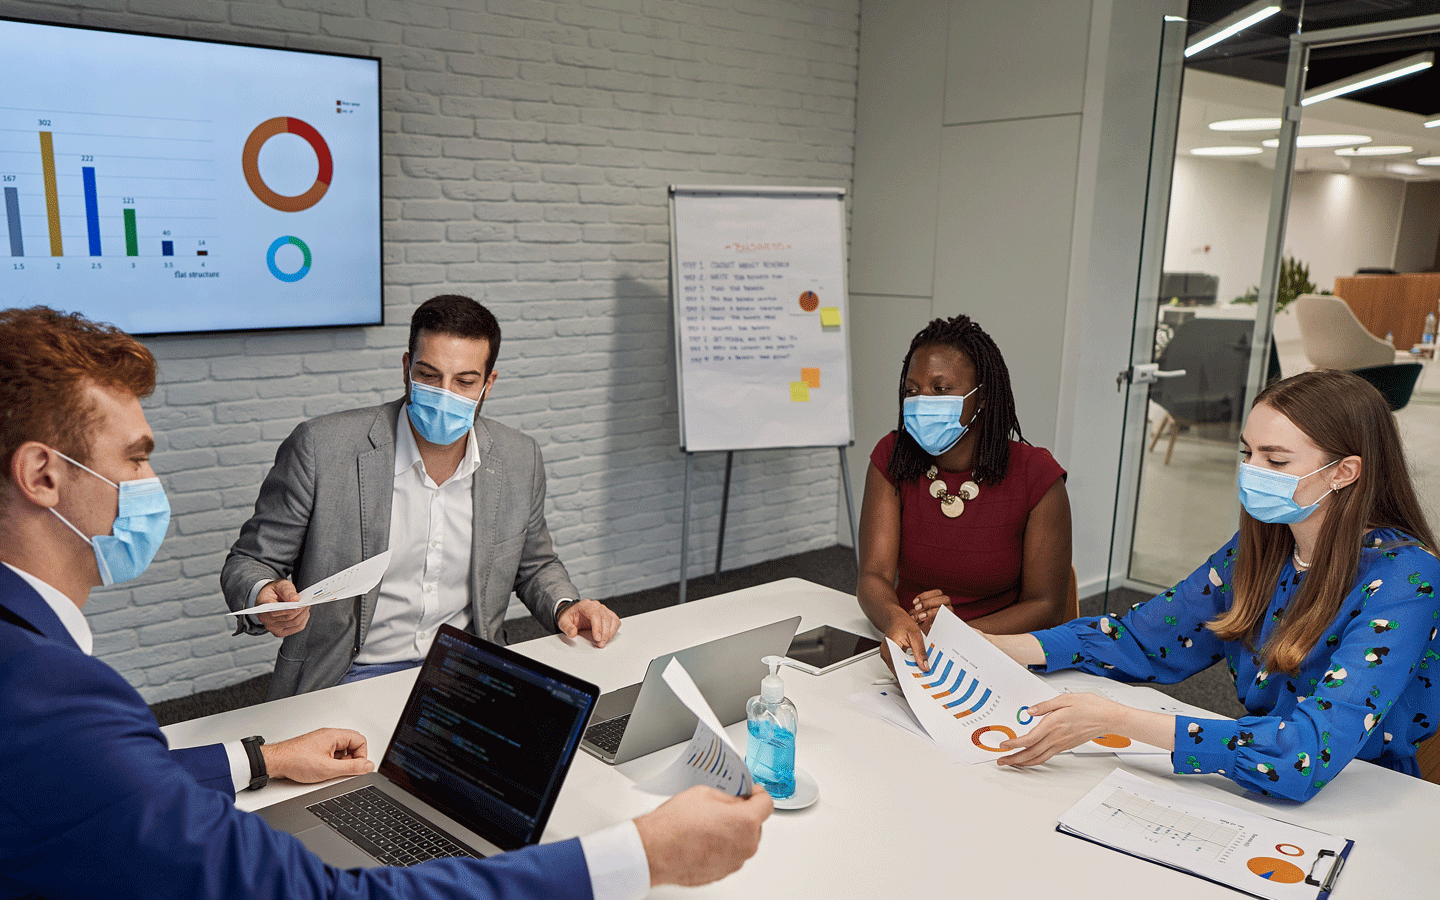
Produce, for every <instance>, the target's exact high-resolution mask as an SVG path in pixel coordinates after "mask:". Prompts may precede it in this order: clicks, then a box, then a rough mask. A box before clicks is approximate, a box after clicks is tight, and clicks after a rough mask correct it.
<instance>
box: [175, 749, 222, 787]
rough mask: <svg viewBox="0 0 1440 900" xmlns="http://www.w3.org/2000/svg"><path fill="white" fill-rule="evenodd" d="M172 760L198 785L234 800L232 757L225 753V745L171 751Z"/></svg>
mask: <svg viewBox="0 0 1440 900" xmlns="http://www.w3.org/2000/svg"><path fill="white" fill-rule="evenodd" d="M170 758H171V759H172V760H174V761H175V764H176V765H178V766H179V767H180V768H182V769H184V770H185V771H186V772H189V773H190V777H191V778H193V779H195V781H196V783H198V784H201V785H203V786H205V787H208V788H214V789H215V790H217V791H220V792H222V793H224V794H225V795H226V796H228V797H231V798H234V796H235V782H234V781H233V780H232V779H231V777H230V757H229V756H228V755H227V754H226V753H225V747H224V746H223V745H221V744H208V745H206V746H204V747H183V748H180V749H178V750H171V751H170Z"/></svg>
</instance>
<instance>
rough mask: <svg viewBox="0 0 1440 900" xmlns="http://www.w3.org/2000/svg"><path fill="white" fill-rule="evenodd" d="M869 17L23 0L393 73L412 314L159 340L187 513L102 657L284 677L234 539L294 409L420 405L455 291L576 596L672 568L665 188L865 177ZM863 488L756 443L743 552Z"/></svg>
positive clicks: (700, 505)
mask: <svg viewBox="0 0 1440 900" xmlns="http://www.w3.org/2000/svg"><path fill="white" fill-rule="evenodd" d="M859 6H860V4H859V0H586V2H566V0H448V2H447V0H253V2H228V3H227V2H220V0H85V2H73V0H64V2H60V0H57V2H41V0H34V2H26V0H0V15H7V16H15V17H21V18H30V19H38V20H44V21H55V22H72V23H79V24H85V25H94V26H101V27H113V28H121V29H127V30H134V31H149V32H154V33H160V34H173V35H184V36H191V37H202V38H218V39H224V40H237V41H244V42H251V43H260V44H269V45H272V46H286V47H294V48H297V49H309V50H328V51H337V52H345V53H362V54H369V55H375V56H379V57H381V58H382V59H383V60H384V67H383V73H382V87H383V91H384V93H383V97H382V102H383V106H384V118H383V131H384V139H383V140H384V146H383V150H384V161H383V171H384V188H383V191H384V196H385V201H384V232H385V319H386V321H387V322H388V323H389V324H387V325H385V326H383V327H378V328H365V329H335V330H318V331H305V332H275V333H267V334H256V335H219V336H200V337H173V338H155V339H150V340H147V344H148V345H149V346H150V348H151V349H152V350H153V351H154V352H155V355H156V356H157V357H158V358H159V359H160V369H161V371H160V386H159V388H158V389H157V390H156V392H155V396H154V397H153V398H152V399H151V400H150V401H149V402H148V403H147V404H146V410H147V414H148V415H149V417H150V422H151V424H152V426H153V427H154V429H155V433H156V443H157V452H156V454H155V468H156V469H157V470H158V471H159V473H160V475H161V477H162V478H163V479H164V481H165V484H166V488H167V490H168V491H169V494H170V498H171V503H172V505H173V507H174V511H175V515H174V522H173V525H172V527H171V530H170V534H169V536H168V537H167V539H166V541H165V545H164V547H163V548H161V551H160V556H159V558H158V559H157V560H156V561H155V563H154V565H153V566H151V568H150V570H149V571H148V572H147V573H146V574H145V576H144V577H143V578H142V579H140V580H139V581H137V582H134V583H132V585H129V586H125V587H121V588H116V589H110V590H100V591H96V592H95V593H94V594H93V595H92V598H91V601H90V605H89V607H88V608H87V614H88V616H89V619H90V623H91V626H92V627H93V629H94V630H95V634H96V652H97V653H98V654H99V655H101V656H102V657H103V658H105V659H106V660H107V661H108V662H110V663H111V664H112V665H114V666H115V667H116V668H118V669H119V670H120V671H121V672H122V673H124V675H125V676H126V677H127V678H128V679H129V680H130V681H131V683H132V684H134V685H135V686H136V687H137V688H138V689H139V690H140V692H141V694H142V695H143V696H144V697H145V698H146V700H147V701H150V702H155V701H158V700H163V699H168V698H172V697H179V696H185V695H188V694H190V693H193V692H195V691H200V690H208V689H211V688H217V687H223V686H225V685H228V684H233V683H236V682H239V681H243V680H245V679H247V678H250V677H253V676H255V675H258V674H261V673H263V672H266V671H269V669H270V667H271V666H272V664H273V662H274V656H275V649H276V642H275V641H274V640H273V639H272V638H269V637H265V638H250V637H240V638H232V637H230V636H229V628H228V627H227V626H228V624H229V622H230V621H231V620H229V619H225V618H223V617H222V616H221V615H220V614H219V613H220V610H222V609H223V608H224V604H223V601H222V600H221V599H220V591H219V571H220V565H221V563H222V562H223V560H224V558H225V553H226V551H227V550H228V548H229V546H230V543H231V541H233V540H234V538H235V535H236V534H237V532H238V531H239V528H240V525H241V523H242V522H244V520H245V519H246V518H247V517H248V516H249V514H250V512H251V509H252V507H253V504H254V501H255V494H256V491H257V488H258V486H259V483H260V480H261V478H262V477H263V476H264V474H265V472H266V471H267V469H268V467H269V464H270V461H271V460H272V459H273V456H274V452H275V448H276V446H277V445H278V444H279V442H280V441H281V440H282V439H283V438H284V437H285V436H286V435H287V434H289V433H290V430H291V429H292V428H293V427H294V426H295V424H296V423H297V422H298V421H300V420H301V419H304V418H308V417H311V416H316V415H320V414H323V413H327V412H333V411H336V410H341V409H347V408H351V407H356V406H364V405H369V404H374V403H379V402H382V401H385V400H388V399H392V398H393V397H395V396H397V393H398V390H399V386H400V371H399V368H400V354H401V352H402V351H403V349H404V345H405V338H406V327H407V323H408V321H409V316H410V312H411V311H412V310H413V309H414V307H415V306H416V305H417V304H419V303H420V302H421V301H423V300H425V299H427V298H428V297H431V296H433V295H435V294H438V293H442V292H452V291H453V292H461V293H467V294H470V295H471V296H474V297H476V298H477V299H479V300H480V301H481V302H483V303H485V304H486V305H488V306H489V307H490V308H491V310H493V311H494V312H495V314H496V316H498V317H499V319H500V321H501V324H502V327H503V329H504V343H503V346H502V349H501V356H500V361H499V364H498V370H499V373H500V379H499V382H498V383H497V385H496V388H495V392H494V395H493V396H492V398H491V399H490V400H489V401H487V403H486V405H485V411H486V413H487V414H489V415H491V416H493V417H495V418H497V419H499V420H501V421H502V422H505V423H507V424H509V425H512V426H514V427H516V428H519V429H521V430H522V431H526V432H528V433H529V434H531V435H533V436H534V437H535V438H536V439H537V440H538V441H539V442H540V444H541V447H542V448H543V449H544V452H545V458H546V463H547V469H548V472H549V476H550V492H549V501H548V503H547V507H546V509H547V513H548V516H549V523H550V529H551V532H552V533H553V535H554V537H555V541H556V544H557V546H558V548H559V551H560V554H561V558H562V559H563V560H564V561H565V564H566V565H567V566H568V567H569V569H570V572H571V574H572V576H573V577H574V579H575V581H576V583H577V584H578V585H579V586H580V587H581V588H582V590H584V591H585V592H586V593H587V594H588V595H591V596H595V597H610V596H616V595H619V594H624V593H628V592H631V591H635V590H640V589H643V588H648V587H654V586H656V585H659V584H664V583H667V582H673V581H674V580H675V579H676V578H677V576H678V572H679V559H678V556H679V545H680V518H681V503H680V498H681V490H682V485H683V474H684V462H683V456H682V455H681V453H680V452H679V451H678V449H677V429H676V396H675V373H674V350H673V343H672V341H673V339H672V332H671V328H672V325H671V318H670V307H669V299H668V265H669V263H668V252H669V250H668V245H669V225H668V212H667V200H666V190H665V189H666V186H667V185H669V184H672V183H683V184H696V183H714V184H786V185H790V184H794V185H839V186H843V187H846V188H847V189H848V188H849V186H850V182H851V174H852V169H851V166H852V153H853V149H854V132H855V112H854V110H855V90H856V63H857V54H858V48H857V41H858V29H859ZM96 77H103V76H102V74H101V73H97V75H96ZM860 443H865V442H864V441H861V442H860ZM869 449H870V448H869V446H868V445H866V446H857V447H856V449H855V450H854V451H852V452H858V453H868V452H869ZM723 474H724V458H723V455H721V454H706V455H702V456H699V457H697V458H696V466H695V476H694V480H693V483H692V484H693V491H694V492H693V495H692V523H693V525H692V530H691V550H692V555H691V564H690V565H691V569H690V570H691V573H692V574H699V573H700V572H702V571H709V567H710V566H713V564H714V558H715V533H716V526H717V524H718V517H719V509H720V486H721V482H722V478H723ZM837 477H838V472H837V460H836V454H835V451H833V450H825V451H819V450H816V451H798V452H797V451H789V450H783V451H750V452H744V453H739V454H737V455H736V459H735V469H734V473H733V480H732V486H731V503H730V524H729V529H728V534H727V538H726V541H725V560H726V567H727V568H729V567H736V566H742V565H748V564H752V563H756V562H761V561H764V560H767V559H773V558H775V557H778V556H784V555H788V554H790V553H796V552H800V551H804V550H810V549H815V548H817V547H823V546H828V545H830V544H833V543H834V541H835V527H836V525H835V495H836V490H837V485H836V479H837Z"/></svg>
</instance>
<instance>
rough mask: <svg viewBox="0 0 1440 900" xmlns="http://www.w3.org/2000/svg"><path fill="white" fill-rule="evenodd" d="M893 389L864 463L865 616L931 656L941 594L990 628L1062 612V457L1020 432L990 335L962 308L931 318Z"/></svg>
mask: <svg viewBox="0 0 1440 900" xmlns="http://www.w3.org/2000/svg"><path fill="white" fill-rule="evenodd" d="M898 400H899V406H900V411H899V421H898V423H897V426H896V429H895V430H894V431H893V432H891V433H890V434H887V435H886V436H885V437H883V438H881V439H880V443H878V444H876V445H875V450H874V451H873V452H872V453H871V454H870V467H869V470H868V471H867V473H866V476H865V500H864V503H863V506H862V508H861V512H860V577H859V581H858V583H857V585H856V594H857V595H858V596H859V600H860V608H861V609H863V610H864V611H865V615H866V616H868V617H869V619H870V621H871V623H873V624H874V625H875V627H876V628H877V629H879V630H880V631H881V632H883V633H884V634H885V635H886V636H887V637H889V638H890V639H891V640H893V641H894V642H895V643H896V644H898V645H899V646H900V647H902V648H907V649H909V650H910V652H911V653H912V654H914V656H915V658H916V660H917V661H919V662H920V665H921V666H924V667H926V668H928V663H927V661H926V659H925V647H924V643H925V639H924V632H925V631H928V630H929V626H930V623H931V622H933V621H934V615H935V610H936V609H938V608H939V607H941V606H949V607H950V608H951V609H952V610H953V611H954V612H955V614H956V615H958V616H960V617H961V618H962V619H965V620H967V621H968V622H969V623H970V624H971V625H972V626H974V627H975V628H978V629H980V630H981V631H986V632H992V633H1000V634H1015V633H1020V632H1027V631H1034V630H1036V629H1040V628H1048V627H1050V626H1053V625H1056V624H1059V622H1060V619H1061V611H1062V609H1063V604H1064V599H1065V592H1066V587H1067V585H1068V582H1069V578H1070V500H1069V498H1068V497H1067V496H1066V494H1065V470H1064V469H1062V468H1060V465H1059V463H1057V462H1055V459H1054V457H1052V456H1051V455H1050V453H1049V452H1048V451H1046V450H1043V449H1041V448H1039V447H1033V446H1031V445H1030V444H1029V443H1028V442H1026V441H1025V439H1024V437H1022V436H1021V433H1020V422H1019V420H1018V419H1017V418H1016V415H1015V397H1014V395H1013V394H1012V393H1011V390H1010V373H1009V370H1007V369H1006V368H1005V360H1004V358H1003V357H1002V356H1001V355H1000V349H999V348H998V347H997V346H996V345H995V341H994V340H993V339H991V337H990V335H988V334H986V333H985V331H984V329H982V328H981V327H980V326H979V325H977V324H976V323H975V322H973V321H971V319H970V317H969V316H956V317H954V318H952V319H936V320H934V321H933V322H931V323H930V324H929V325H927V326H925V328H924V329H923V330H922V331H921V332H920V333H919V334H917V335H916V336H915V339H914V340H912V341H911V342H910V351H909V352H908V353H907V354H905V362H904V365H902V366H901V368H900V391H899V398H898ZM1012 435H1013V439H1012ZM886 662H887V664H888V663H889V659H888V656H887V659H886Z"/></svg>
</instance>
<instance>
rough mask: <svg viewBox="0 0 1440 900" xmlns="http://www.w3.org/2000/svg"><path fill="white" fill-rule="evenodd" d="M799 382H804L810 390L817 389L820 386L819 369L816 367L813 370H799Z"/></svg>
mask: <svg viewBox="0 0 1440 900" xmlns="http://www.w3.org/2000/svg"><path fill="white" fill-rule="evenodd" d="M800 380H801V381H803V382H805V383H806V384H807V385H809V386H810V387H812V388H818V387H819V386H820V369H819V367H818V366H817V367H816V368H814V369H801V370H800Z"/></svg>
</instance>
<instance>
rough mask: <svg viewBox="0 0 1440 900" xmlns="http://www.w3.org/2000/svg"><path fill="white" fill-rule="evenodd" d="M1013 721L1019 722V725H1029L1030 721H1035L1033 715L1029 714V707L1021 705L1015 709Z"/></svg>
mask: <svg viewBox="0 0 1440 900" xmlns="http://www.w3.org/2000/svg"><path fill="white" fill-rule="evenodd" d="M1015 721H1016V722H1019V723H1020V724H1021V725H1029V724H1030V723H1031V722H1033V721H1035V717H1034V716H1032V715H1030V707H1028V706H1022V707H1020V708H1019V709H1017V710H1015Z"/></svg>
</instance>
